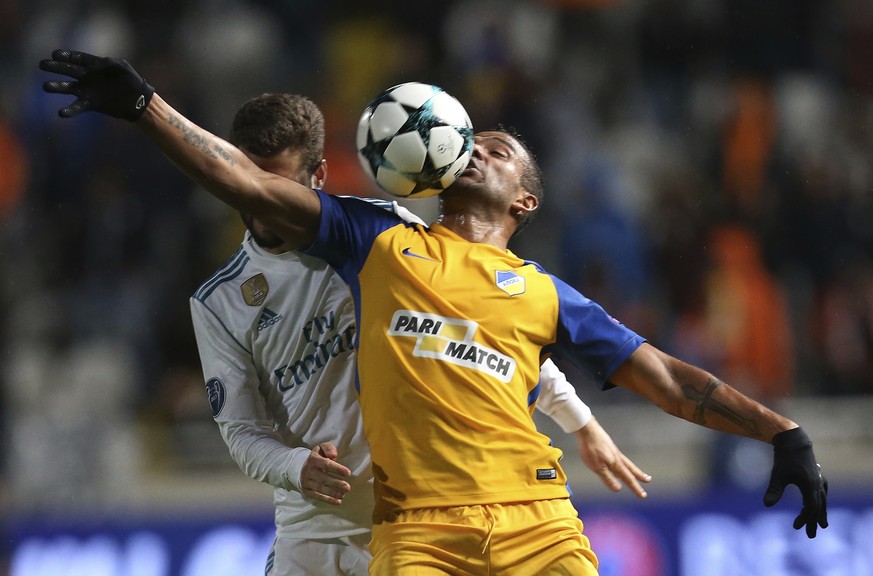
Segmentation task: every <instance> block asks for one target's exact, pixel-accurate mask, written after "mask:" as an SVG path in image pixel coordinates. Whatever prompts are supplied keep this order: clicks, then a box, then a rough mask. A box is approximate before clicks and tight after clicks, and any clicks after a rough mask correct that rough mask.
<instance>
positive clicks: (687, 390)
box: [682, 378, 761, 437]
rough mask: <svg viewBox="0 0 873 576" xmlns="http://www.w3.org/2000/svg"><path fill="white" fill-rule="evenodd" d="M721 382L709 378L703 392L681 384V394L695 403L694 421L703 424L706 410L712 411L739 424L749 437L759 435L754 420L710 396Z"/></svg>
mask: <svg viewBox="0 0 873 576" xmlns="http://www.w3.org/2000/svg"><path fill="white" fill-rule="evenodd" d="M722 384H723V383H722V382H720V381H718V380H717V379H715V378H710V379H709V382H707V383H706V387H705V388H704V389H703V392H699V391H698V390H697V389H696V388H695V387H694V386H691V385H690V384H683V385H682V395H683V396H685V397H686V398H687V399H689V400H691V401H693V402H696V403H697V408H696V409H695V410H694V416H693V420H694V422H696V423H697V424H701V425H704V426H705V425H706V424H705V422H706V414H707V412H713V413H715V414H718V415H719V416H721V417H722V418H725V419H726V420H729V421H730V422H733V423H734V424H736V425H737V426H739V427H740V429H741V430H743V431H744V432H745V433H746V434H747V435H749V436H751V437H759V436H760V435H761V432H760V430H759V429H758V425H757V424H756V423H755V421H754V420H752V419H751V418H746V417H745V416H743V415H741V414H739V413H738V412H737V411H736V410H734V409H733V408H731V407H729V406H726V405H724V404H722V403H721V402H719V401H718V400H715V399H713V398H712V393H713V392H715V390H716V388H718V387H719V386H721V385H722Z"/></svg>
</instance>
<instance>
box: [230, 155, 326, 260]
mask: <svg viewBox="0 0 873 576" xmlns="http://www.w3.org/2000/svg"><path fill="white" fill-rule="evenodd" d="M243 152H244V153H245V155H246V156H248V157H249V158H250V159H251V160H252V162H254V163H255V164H257V165H258V167H259V168H261V169H262V170H265V171H267V172H272V173H273V174H276V175H277V176H282V177H283V178H288V179H289V180H294V181H295V182H298V183H300V184H303V185H304V186H313V187H317V186H321V184H322V179H321V177H319V176H317V175H314V174H310V173H309V171H308V170H307V168H306V167H305V166H304V165H303V155H302V154H301V153H300V152H299V151H292V150H291V149H289V148H286V149H285V150H283V151H281V152H279V153H278V154H276V155H275V156H267V157H261V156H255V155H254V154H250V153H249V152H248V151H247V150H245V149H243ZM241 216H242V220H243V223H244V224H245V225H246V228H248V230H249V232H250V233H251V235H252V238H254V240H255V242H257V243H258V246H260V247H262V248H265V249H267V250H269V251H271V252H274V253H280V252H286V251H287V247H286V246H285V241H284V240H283V239H282V238H280V237H279V236H278V235H276V234H275V233H274V232H273V231H272V230H270V229H269V228H267V227H266V226H265V225H264V224H263V223H262V222H261V221H260V220H258V219H257V218H254V217H252V216H251V215H249V214H242V215H241Z"/></svg>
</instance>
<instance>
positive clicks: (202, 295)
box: [191, 245, 252, 302]
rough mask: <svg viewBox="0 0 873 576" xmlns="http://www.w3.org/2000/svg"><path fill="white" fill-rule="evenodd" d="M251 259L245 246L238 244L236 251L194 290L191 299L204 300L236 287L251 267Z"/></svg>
mask: <svg viewBox="0 0 873 576" xmlns="http://www.w3.org/2000/svg"><path fill="white" fill-rule="evenodd" d="M251 261H252V259H251V256H250V255H249V253H248V251H246V249H245V246H244V245H240V246H239V248H237V250H236V252H234V253H233V255H232V256H231V257H230V258H228V259H227V261H225V262H224V264H222V265H221V266H220V267H219V268H218V270H216V271H215V272H214V273H213V274H212V275H211V276H210V277H209V278H207V279H206V280H205V281H204V282H203V283H202V284H201V285H200V286H199V287H198V288H197V290H195V291H194V294H193V295H192V296H191V299H192V300H198V301H200V302H206V301H207V300H209V299H210V298H214V297H215V295H217V294H221V293H222V292H225V291H227V290H231V289H236V288H238V286H239V285H240V283H241V282H242V278H243V276H244V275H245V274H246V272H247V271H250V269H251Z"/></svg>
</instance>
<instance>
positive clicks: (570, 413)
mask: <svg viewBox="0 0 873 576" xmlns="http://www.w3.org/2000/svg"><path fill="white" fill-rule="evenodd" d="M540 386H541V391H540V398H539V401H538V402H537V410H539V411H540V412H542V413H543V414H545V415H546V416H548V417H549V418H551V419H552V420H554V421H555V423H556V424H558V426H560V427H561V429H562V430H563V431H564V432H566V433H568V434H572V435H573V436H574V437H575V438H576V443H577V445H578V448H579V455H580V456H581V457H582V461H583V462H584V463H585V465H586V466H588V468H590V469H591V471H592V472H594V473H595V474H597V475H598V476H599V477H600V479H601V480H602V481H603V483H604V484H606V487H607V488H609V489H610V490H612V491H613V492H618V491H619V490H621V485H622V483H624V484H625V485H627V487H628V488H629V489H630V490H631V492H633V493H634V494H636V495H637V496H639V497H640V498H645V497H646V491H645V490H644V489H643V487H642V486H641V485H640V482H649V481H650V480H651V479H652V477H651V476H650V475H648V474H646V473H645V472H643V471H642V470H640V469H639V467H637V465H636V464H634V463H633V461H632V460H631V459H630V458H628V457H627V456H625V455H624V453H623V452H622V451H621V450H619V449H618V446H616V445H615V442H613V441H612V438H611V437H610V436H609V434H607V433H606V430H604V429H603V427H602V426H601V425H600V422H598V421H597V420H596V419H595V418H594V416H592V414H591V409H590V408H588V406H587V405H586V404H585V402H583V401H582V399H581V398H579V396H578V395H577V394H576V388H574V387H573V385H572V384H570V382H569V381H568V380H567V377H566V375H565V374H564V373H563V372H562V371H561V370H560V369H559V368H558V367H557V366H556V365H555V363H554V362H552V360H551V359H547V360H546V361H545V362H543V365H542V366H541V367H540Z"/></svg>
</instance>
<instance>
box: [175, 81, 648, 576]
mask: <svg viewBox="0 0 873 576" xmlns="http://www.w3.org/2000/svg"><path fill="white" fill-rule="evenodd" d="M230 140H231V141H233V142H234V143H235V144H237V145H238V146H239V147H240V148H242V149H243V150H245V151H246V153H247V154H248V155H249V156H250V157H251V158H252V159H253V160H255V162H257V163H258V164H260V165H261V166H262V167H263V168H265V169H267V170H269V171H271V172H274V173H276V174H280V175H282V176H285V177H287V178H291V179H294V180H296V181H298V182H302V183H305V184H307V185H310V186H312V187H314V188H321V187H322V186H323V185H324V180H325V177H326V168H327V167H326V163H325V162H324V160H323V159H322V153H323V141H324V127H323V119H322V117H321V113H320V111H319V110H318V108H317V107H316V106H315V105H314V104H313V103H312V102H311V101H310V100H308V99H306V98H304V97H301V96H296V95H289V94H265V95H262V96H260V97H257V98H254V99H252V100H251V101H249V102H247V103H246V104H245V105H244V106H243V107H242V108H241V109H240V110H239V112H238V113H237V115H236V117H235V119H234V123H233V128H232V130H231V135H230ZM367 201H370V202H375V203H377V204H380V205H381V206H382V207H383V208H385V209H387V210H391V211H394V212H396V213H398V214H400V215H401V216H402V217H404V218H405V219H407V220H409V221H419V220H418V218H417V217H416V216H414V215H413V214H412V213H410V212H409V211H408V210H406V209H405V208H403V207H401V206H399V205H398V204H397V203H396V202H386V201H374V200H367ZM243 219H244V221H245V223H246V226H247V228H248V231H247V232H246V234H245V238H244V240H243V242H242V245H241V246H240V248H239V249H238V250H237V251H236V253H235V254H234V255H233V256H232V257H231V258H230V259H229V260H228V261H227V263H226V264H225V265H224V266H222V267H221V268H220V269H219V270H218V271H217V272H216V273H215V274H214V275H213V276H212V277H211V278H209V279H208V280H207V281H206V282H205V283H204V284H203V285H202V286H201V287H200V288H199V289H198V290H197V292H196V293H195V294H194V296H193V297H192V298H191V314H192V320H193V324H194V329H195V334H196V337H197V345H198V348H199V351H200V356H201V361H202V365H203V372H204V377H205V379H206V389H207V392H208V396H209V401H210V404H211V406H212V413H213V416H214V418H215V420H216V422H217V423H218V426H219V429H220V431H221V435H222V437H223V438H224V441H225V442H226V443H227V445H228V448H229V450H230V454H231V456H232V458H233V460H234V461H235V462H236V463H237V464H238V465H239V466H240V468H241V469H242V470H243V471H244V472H245V473H246V474H247V475H248V476H250V477H252V478H254V479H256V480H260V481H262V482H266V483H268V484H270V485H271V486H273V487H274V504H275V508H276V512H275V523H276V541H275V543H274V546H273V550H272V552H271V554H270V557H269V558H268V561H267V570H266V574H267V575H268V576H278V575H280V574H281V575H285V574H288V575H290V574H366V573H367V564H368V561H369V560H370V555H369V552H368V551H367V543H368V542H369V539H370V529H371V523H372V519H371V515H372V511H373V505H374V499H373V489H372V472H371V470H370V457H369V447H368V445H367V443H366V440H365V438H364V434H363V430H362V425H361V415H360V408H359V406H358V403H357V393H356V391H355V389H354V384H353V383H354V382H355V363H354V356H353V354H352V350H353V346H354V338H355V314H354V305H353V302H352V299H351V295H350V292H349V289H348V286H347V285H346V284H345V282H343V281H342V280H341V279H340V278H339V276H338V275H337V274H336V273H335V272H334V271H333V270H332V269H331V268H330V267H329V266H328V265H327V264H325V263H324V262H323V261H321V260H319V259H316V258H313V257H311V256H308V255H306V254H302V253H300V252H297V251H290V250H286V247H285V246H284V245H283V242H282V241H281V240H280V239H279V238H278V237H277V236H275V235H273V234H272V233H271V232H270V230H269V229H267V228H265V227H264V226H263V225H261V224H260V222H258V221H257V220H254V219H251V218H249V217H247V216H245V215H244V216H243ZM541 382H542V384H541V387H542V392H541V395H540V398H539V401H538V404H537V408H538V409H540V410H541V411H543V412H544V413H546V414H548V415H549V416H551V417H552V418H553V419H554V420H555V421H556V422H557V423H558V424H559V425H560V426H561V428H562V429H563V430H564V431H565V432H570V433H575V434H576V437H577V440H578V441H579V448H580V453H581V455H582V458H583V460H584V461H585V462H586V464H587V465H588V466H589V467H591V468H592V470H594V471H595V472H597V473H598V474H599V475H600V476H601V477H602V478H603V480H604V482H605V483H606V484H607V486H609V487H610V488H612V489H613V490H618V489H619V488H620V487H621V482H623V483H625V484H626V485H627V486H629V487H630V489H631V490H632V491H633V492H634V493H636V494H637V495H639V496H641V497H643V496H645V492H644V491H643V489H642V487H641V486H640V484H639V481H648V479H649V477H648V476H647V475H646V474H644V473H643V472H642V471H640V470H639V469H638V468H637V467H636V466H635V465H634V464H633V463H632V462H631V461H630V460H629V459H627V458H626V457H625V456H624V454H622V453H621V452H620V451H619V450H618V449H617V448H616V446H615V444H614V443H613V442H612V440H611V439H610V438H609V436H608V435H607V434H606V432H605V431H604V430H603V429H602V428H601V427H600V425H599V424H598V423H597V421H596V420H595V419H593V418H592V417H591V412H590V410H589V409H588V407H587V406H586V405H585V404H584V403H583V402H582V401H581V400H580V399H579V398H578V397H577V396H576V393H575V389H574V388H573V386H572V385H571V384H569V383H568V382H567V380H566V378H565V377H564V375H563V374H562V373H561V372H560V370H558V369H557V367H556V366H555V365H554V364H553V363H551V361H549V362H547V363H546V364H544V365H543V370H542V372H541Z"/></svg>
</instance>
